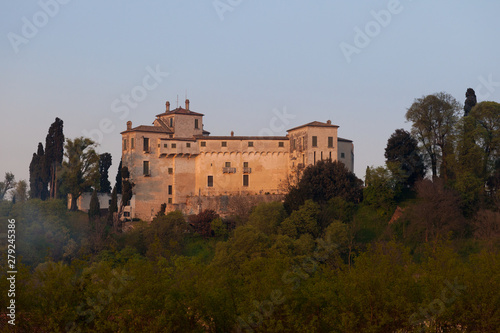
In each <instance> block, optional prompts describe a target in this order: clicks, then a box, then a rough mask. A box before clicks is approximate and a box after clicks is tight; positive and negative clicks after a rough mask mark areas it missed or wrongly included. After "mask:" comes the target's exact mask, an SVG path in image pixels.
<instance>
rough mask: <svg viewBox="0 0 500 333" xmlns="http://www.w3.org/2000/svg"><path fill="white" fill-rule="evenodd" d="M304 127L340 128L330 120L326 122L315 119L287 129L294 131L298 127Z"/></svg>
mask: <svg viewBox="0 0 500 333" xmlns="http://www.w3.org/2000/svg"><path fill="white" fill-rule="evenodd" d="M302 127H337V128H338V126H337V125H332V124H331V122H330V121H329V120H328V121H327V122H326V123H322V122H321V121H313V122H310V123H307V124H304V125H300V126H297V127H294V128H291V129H289V130H287V132H290V131H293V130H296V129H299V128H302Z"/></svg>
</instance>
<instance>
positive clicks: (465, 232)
mask: <svg viewBox="0 0 500 333" xmlns="http://www.w3.org/2000/svg"><path fill="white" fill-rule="evenodd" d="M465 104H466V105H465V108H464V109H462V107H461V106H460V103H458V102H457V101H456V100H454V99H453V97H451V96H450V95H448V94H445V93H439V94H434V95H429V96H424V97H422V98H419V99H416V100H415V102H414V103H413V104H412V105H411V106H410V108H409V109H408V112H407V114H406V117H407V119H408V120H409V121H411V122H412V130H411V132H407V131H405V130H402V129H401V130H396V131H395V132H394V133H393V134H392V135H391V137H390V138H389V139H388V142H387V147H386V150H385V157H386V164H385V165H384V166H380V167H370V168H367V173H366V177H365V182H364V183H363V181H361V180H360V179H358V178H357V177H356V176H355V175H354V174H353V173H351V172H349V171H348V170H347V169H346V168H345V166H344V165H343V164H342V163H340V162H332V161H319V162H317V163H316V164H315V165H313V166H309V167H307V168H306V169H305V170H304V171H303V173H302V174H301V175H300V177H299V179H298V181H297V182H296V183H292V184H290V187H289V189H288V194H287V195H286V197H285V199H284V201H283V202H273V203H265V204H260V205H257V206H256V207H253V209H251V211H250V212H249V213H245V214H243V213H242V214H240V215H238V216H230V217H221V216H219V215H218V214H217V213H216V212H214V211H203V212H200V213H199V214H197V215H193V216H188V217H185V216H183V215H182V214H181V213H180V212H170V213H168V214H167V213H166V212H165V209H164V208H165V207H163V209H162V210H160V212H159V213H158V215H157V216H156V217H155V218H154V219H153V221H152V222H151V223H147V222H140V221H138V222H134V228H133V229H132V230H130V231H127V232H120V228H116V224H114V223H111V222H112V221H114V220H112V219H111V218H110V216H108V217H104V216H103V217H101V216H100V215H99V214H98V213H96V212H97V211H98V209H97V208H96V207H94V208H93V209H92V211H93V212H92V213H91V214H84V213H82V212H74V211H68V210H67V209H66V205H65V202H64V200H57V199H52V200H41V199H30V200H28V201H25V202H16V203H13V202H10V201H3V202H1V203H0V218H2V219H4V220H6V219H7V218H10V219H12V218H14V219H16V221H17V229H16V235H18V236H16V242H17V244H18V247H17V248H16V251H17V253H18V254H19V256H18V258H19V259H20V261H21V262H22V264H21V265H19V266H18V272H19V273H18V281H17V283H18V284H17V291H18V293H16V304H17V308H16V309H17V313H16V315H17V316H16V318H17V322H16V323H17V325H16V329H17V330H18V331H20V332H23V331H41V332H43V331H47V332H65V331H69V332H77V331H94V332H116V331H123V332H144V331H148V332H165V331H167V332H355V331H359V332H401V333H402V332H440V331H442V332H445V331H446V332H495V331H498V329H499V328H500V313H499V311H500V310H499V309H500V294H499V293H498V290H499V289H500V252H499V247H500V210H499V201H498V199H499V194H498V192H497V189H498V185H497V184H500V181H499V180H497V178H498V177H500V162H499V159H500V156H499V152H500V149H499V148H500V147H499V146H498V145H499V144H500V118H498V117H500V108H499V104H497V103H494V102H481V103H476V101H475V97H474V94H473V91H470V90H468V92H467V101H466V103H465ZM462 112H464V114H462ZM63 163H64V162H63ZM63 167H64V166H63ZM63 167H62V168H63ZM120 169H121V168H120ZM96 179H97V178H96ZM499 179H500V178H499ZM117 180H120V181H117V185H122V186H123V189H122V190H123V191H125V192H126V193H127V195H126V200H128V199H129V198H130V195H131V189H132V187H133V183H132V181H131V180H130V179H129V175H128V174H127V170H126V169H125V168H124V169H123V170H121V173H120V174H119V177H117ZM94 184H95V182H94ZM63 186H64V185H61V186H60V187H61V188H62V187H63ZM96 186H97V185H96ZM48 188H50V187H48ZM94 188H95V189H96V188H97V187H94ZM115 190H116V189H115ZM125 192H124V193H125ZM117 205H118V203H117V202H113V203H112V207H114V208H113V209H112V210H113V211H116V210H117V209H118V208H117ZM242 211H243V210H242ZM0 232H3V230H0ZM3 253H6V251H3ZM5 263H6V260H3V261H2V265H5ZM0 269H1V271H2V272H6V271H7V269H6V267H4V266H2V267H0ZM4 288H7V280H6V279H4V278H1V279H0V289H2V290H4ZM7 301H8V300H7V298H6V295H5V294H4V293H2V296H1V297H0V307H1V308H2V309H5V308H6V306H7ZM4 318H5V317H4V316H3V315H2V313H0V320H6V319H4ZM2 324H3V322H2Z"/></svg>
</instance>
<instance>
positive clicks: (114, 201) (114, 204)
mask: <svg viewBox="0 0 500 333" xmlns="http://www.w3.org/2000/svg"><path fill="white" fill-rule="evenodd" d="M116 212H118V194H117V192H116V185H115V187H113V191H112V192H111V202H110V203H109V208H108V224H110V225H111V226H112V225H113V216H114V215H113V214H114V213H116Z"/></svg>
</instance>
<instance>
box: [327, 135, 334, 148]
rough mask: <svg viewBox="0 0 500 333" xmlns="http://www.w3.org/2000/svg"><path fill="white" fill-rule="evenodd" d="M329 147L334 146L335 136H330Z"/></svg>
mask: <svg viewBox="0 0 500 333" xmlns="http://www.w3.org/2000/svg"><path fill="white" fill-rule="evenodd" d="M328 148H333V136H329V137H328Z"/></svg>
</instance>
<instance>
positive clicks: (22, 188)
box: [14, 180, 28, 202]
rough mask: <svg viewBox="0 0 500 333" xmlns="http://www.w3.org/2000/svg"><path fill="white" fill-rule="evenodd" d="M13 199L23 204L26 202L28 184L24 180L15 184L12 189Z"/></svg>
mask: <svg viewBox="0 0 500 333" xmlns="http://www.w3.org/2000/svg"><path fill="white" fill-rule="evenodd" d="M14 197H15V198H16V202H25V201H26V200H28V184H27V183H26V181H25V180H20V181H18V182H17V184H16V188H15V189H14Z"/></svg>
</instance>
